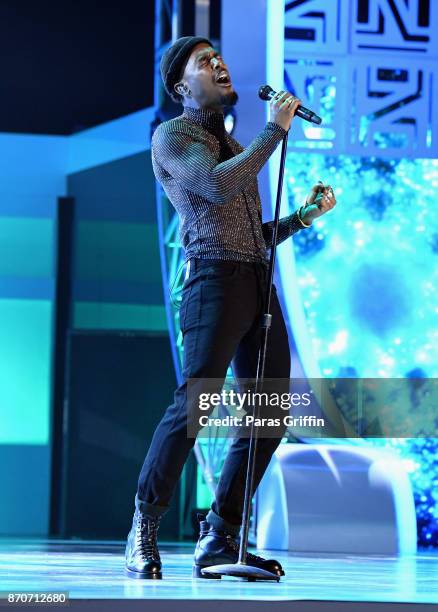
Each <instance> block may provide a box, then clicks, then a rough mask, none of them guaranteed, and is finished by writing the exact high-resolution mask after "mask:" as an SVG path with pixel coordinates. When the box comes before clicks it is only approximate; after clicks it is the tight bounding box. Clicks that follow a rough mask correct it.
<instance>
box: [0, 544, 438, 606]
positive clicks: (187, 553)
mask: <svg viewBox="0 0 438 612" xmlns="http://www.w3.org/2000/svg"><path fill="white" fill-rule="evenodd" d="M124 546H125V543H124V542H114V541H112V542H103V541H83V540H44V539H15V538H14V539H13V538H2V539H0V591H2V592H3V593H4V592H32V591H46V590H47V591H63V592H66V591H68V592H69V596H70V598H71V599H73V600H74V599H87V600H97V599H99V600H102V599H107V600H111V599H119V600H120V599H125V600H126V599H129V600H134V599H137V600H167V601H169V600H173V601H174V600H181V603H182V602H183V601H185V602H186V603H187V602H189V601H191V602H192V603H193V604H195V602H196V600H203V601H205V600H210V603H213V600H215V601H220V602H222V607H221V609H222V610H224V604H225V603H226V602H232V601H234V602H236V600H240V601H241V603H242V604H243V603H244V601H245V600H252V603H253V604H254V603H255V602H265V603H266V602H270V605H269V608H271V607H272V606H274V607H275V602H286V601H289V602H291V603H292V602H297V603H298V601H301V602H302V603H303V602H305V601H307V602H309V601H310V600H311V601H313V602H321V603H322V602H326V603H328V602H399V603H400V602H410V603H411V604H412V603H418V604H420V603H422V604H438V554H436V553H433V552H430V553H429V552H424V553H420V554H418V555H416V556H414V557H398V558H397V557H382V556H379V557H377V556H372V557H371V556H353V555H331V554H319V555H314V554H293V553H284V552H278V551H277V552H273V551H271V552H270V553H269V554H268V555H267V556H269V557H275V558H277V559H279V560H280V562H281V563H282V565H283V567H284V569H285V572H286V576H284V577H283V578H282V579H281V581H280V582H279V583H277V582H274V583H270V582H256V583H254V582H251V583H248V582H246V581H241V580H236V579H233V578H223V579H222V580H220V581H219V580H200V579H192V577H191V567H192V554H193V549H194V544H169V543H168V544H160V551H161V553H162V559H163V566H164V567H163V573H164V576H163V579H162V580H154V581H151V580H133V579H131V578H129V577H127V576H125V574H124ZM108 603H109V602H108ZM125 603H126V604H128V603H129V602H125ZM174 603H175V601H174ZM210 603H209V605H208V609H209V610H210V611H211V610H212V609H214V608H215V606H210ZM0 605H1V604H0ZM226 607H227V606H226V605H225V608H226ZM280 607H282V608H283V606H280ZM422 607H423V606H421V608H422ZM108 609H109V608H108ZM155 609H160V610H162V609H163V608H162V606H158V608H155ZM176 609H177V610H178V612H180V611H181V610H182V609H185V607H184V606H180V605H178V608H176ZM191 609H195V608H194V607H192V608H191ZM196 609H197V607H196ZM242 609H245V606H244V605H243V606H241V605H240V604H239V610H242ZM288 609H290V610H295V609H299V610H304V609H307V608H304V607H303V605H301V606H300V607H299V608H295V607H289V608H288ZM309 609H310V608H309ZM312 609H316V608H312ZM319 609H321V610H323V609H329V608H324V607H320V608H318V610H319ZM330 609H331V610H332V609H336V610H341V609H342V610H343V609H345V610H353V609H361V608H360V607H355V608H352V607H345V608H344V606H339V605H338V607H336V608H332V607H330ZM368 609H369V608H367V610H368ZM375 609H376V610H377V609H385V610H386V609H390V608H387V607H385V608H382V607H377V608H375ZM397 609H398V608H397ZM406 609H407V610H408V611H409V612H410V611H411V610H413V609H414V607H412V606H407V607H406ZM415 609H417V607H415ZM428 609H430V608H429V606H428Z"/></svg>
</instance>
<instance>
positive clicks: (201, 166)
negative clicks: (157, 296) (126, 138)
mask: <svg viewBox="0 0 438 612" xmlns="http://www.w3.org/2000/svg"><path fill="white" fill-rule="evenodd" d="M285 133H286V132H285V130H284V129H283V128H282V127H281V126H279V125H277V124H276V123H273V122H268V123H267V124H266V126H265V128H264V129H263V130H262V131H261V132H260V133H259V134H258V135H257V136H256V137H255V138H254V140H253V141H252V142H251V143H250V144H249V146H248V147H246V149H244V148H243V147H242V146H241V145H240V144H239V143H238V142H237V140H235V139H234V138H232V137H231V136H230V135H229V134H228V133H227V131H226V130H225V125H224V115H223V113H220V112H214V111H210V110H205V109H194V108H189V107H185V108H184V112H183V114H182V115H180V116H179V117H176V118H174V119H171V120H170V121H165V122H163V123H161V124H160V125H159V126H158V128H157V129H156V130H155V133H154V135H153V137H152V147H151V149H152V166H153V170H154V174H155V177H156V178H157V180H158V181H159V182H160V183H161V185H162V187H163V189H164V191H165V193H166V195H167V197H168V198H169V200H170V201H171V203H172V204H173V206H174V207H175V209H176V211H177V213H178V215H179V223H180V238H181V244H182V246H183V248H184V250H185V258H186V260H188V259H190V258H192V257H197V258H200V259H226V260H237V261H248V262H263V263H267V261H268V253H267V249H269V248H270V246H271V243H272V234H273V222H272V221H270V222H268V223H263V222H262V209H261V202H260V196H259V190H258V183H257V174H258V172H259V171H260V170H261V168H262V166H263V165H264V164H265V163H266V161H267V160H268V158H269V156H270V155H271V154H272V153H273V151H274V150H275V148H276V147H277V146H278V144H279V143H280V141H281V140H282V138H283V136H284V135H285ZM302 227H303V225H302V224H301V222H300V220H299V217H298V213H297V212H295V213H293V214H292V215H289V216H287V217H284V218H283V219H281V220H280V224H279V230H278V235H277V243H280V242H282V241H283V240H285V239H286V238H288V237H289V236H291V235H292V234H294V233H295V232H297V231H298V230H301V229H302Z"/></svg>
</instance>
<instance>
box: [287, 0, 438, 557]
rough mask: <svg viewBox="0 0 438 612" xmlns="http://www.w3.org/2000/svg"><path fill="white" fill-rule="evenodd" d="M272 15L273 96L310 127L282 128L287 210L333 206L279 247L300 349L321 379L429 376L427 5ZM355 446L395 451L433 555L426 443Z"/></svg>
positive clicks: (434, 172) (431, 245) (434, 169)
mask: <svg viewBox="0 0 438 612" xmlns="http://www.w3.org/2000/svg"><path fill="white" fill-rule="evenodd" d="M285 9H286V10H285V57H284V80H285V85H286V87H287V88H288V89H289V90H290V91H293V92H294V93H296V95H298V96H299V97H300V98H301V100H302V101H303V104H304V105H305V106H308V107H309V108H312V109H313V110H315V111H316V112H317V113H318V114H320V115H321V116H322V118H323V124H322V126H321V127H314V126H312V125H310V124H306V123H305V122H302V121H300V122H298V121H295V122H294V125H293V130H292V131H291V134H290V137H289V152H288V158H287V169H286V180H287V193H288V198H289V207H290V210H291V211H292V210H294V209H295V208H296V207H297V206H298V205H299V204H301V203H302V202H303V201H304V198H305V196H306V193H307V191H308V189H309V186H310V185H311V184H312V183H313V182H316V181H318V180H320V179H321V180H323V181H324V182H329V183H330V184H331V185H332V186H333V187H334V189H335V191H336V195H337V198H338V202H339V205H338V208H337V209H336V211H335V212H333V213H331V214H329V215H327V216H326V217H324V218H322V219H321V220H319V221H317V222H316V223H314V227H312V228H311V229H309V230H306V231H305V232H304V231H303V232H301V233H300V234H299V235H297V236H296V237H295V239H294V241H293V249H294V254H295V265H296V278H297V279H298V283H299V290H300V296H301V301H302V306H303V309H304V314H305V317H306V322H307V326H306V327H307V329H306V334H307V338H306V342H307V344H309V343H310V344H311V346H312V353H313V356H314V358H315V359H316V362H317V364H318V367H319V371H320V373H321V375H322V376H354V377H355V376H361V377H410V378H416V379H418V378H423V377H436V376H437V375H438V359H437V358H438V296H437V286H438V282H437V281H438V265H437V264H438V257H437V256H438V215H437V214H436V212H435V205H436V204H435V200H436V198H435V197H434V195H435V194H436V190H437V187H438V159H436V158H438V145H437V140H438V129H437V118H438V113H436V112H435V113H433V112H432V111H433V109H434V108H436V106H437V101H436V93H435V94H434V92H436V90H437V84H438V79H437V75H438V62H437V59H438V39H437V33H436V30H437V25H438V4H437V3H436V2H430V3H429V2H428V1H426V0H411V1H410V2H405V0H372V1H371V0H351V1H341V0H295V1H292V2H286V3H285ZM291 248H292V247H291ZM286 296H287V293H286ZM294 331H296V330H294ZM414 408H415V407H413V406H407V407H404V408H403V410H407V411H409V410H414ZM417 408H418V407H417ZM400 416H401V418H403V414H401V415H400ZM419 426H420V425H419ZM437 428H438V423H437ZM418 435H421V431H419V432H418ZM367 443H375V444H383V445H387V446H391V447H393V448H395V449H396V450H397V451H398V452H399V454H400V456H401V458H402V460H403V462H404V464H405V466H406V469H407V470H408V471H409V473H410V475H411V478H412V483H413V487H414V493H415V500H416V507H417V518H418V527H419V530H418V531H419V544H420V545H422V546H431V545H432V546H438V492H437V491H438V486H437V485H438V460H437V458H436V455H437V451H438V444H437V440H436V439H428V440H422V439H421V438H417V439H405V440H400V439H396V440H395V439H391V440H382V439H381V440H376V441H375V442H373V441H371V440H370V441H369V442H367Z"/></svg>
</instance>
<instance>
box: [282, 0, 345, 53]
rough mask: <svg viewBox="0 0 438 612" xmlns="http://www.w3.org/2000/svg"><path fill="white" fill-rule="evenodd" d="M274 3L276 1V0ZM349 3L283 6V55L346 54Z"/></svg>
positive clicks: (301, 0)
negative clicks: (327, 51) (325, 52)
mask: <svg viewBox="0 0 438 612" xmlns="http://www.w3.org/2000/svg"><path fill="white" fill-rule="evenodd" d="M275 1H276V2H277V1H278V0H275ZM349 6H350V3H349V2H348V0H293V1H292V2H288V1H286V3H285V16H284V18H285V23H284V25H285V33H284V39H285V40H284V44H285V56H286V57H291V56H293V55H294V54H295V55H296V54H299V55H307V53H315V54H321V53H323V52H324V51H326V50H327V48H329V49H330V53H331V54H333V55H336V54H345V53H346V52H347V50H348V36H349V30H348V25H349V16H348V12H349Z"/></svg>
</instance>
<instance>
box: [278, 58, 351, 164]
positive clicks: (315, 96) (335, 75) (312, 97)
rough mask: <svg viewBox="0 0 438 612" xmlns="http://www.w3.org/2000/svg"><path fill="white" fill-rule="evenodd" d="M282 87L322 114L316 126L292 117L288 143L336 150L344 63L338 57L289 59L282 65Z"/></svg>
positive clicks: (340, 139) (341, 128)
mask: <svg viewBox="0 0 438 612" xmlns="http://www.w3.org/2000/svg"><path fill="white" fill-rule="evenodd" d="M284 68H285V71H284V81H285V89H286V90H288V91H290V92H291V93H294V94H295V95H297V96H298V97H299V98H300V100H302V103H303V105H304V106H306V107H307V108H311V109H312V110H313V111H314V112H315V113H317V114H318V115H319V116H320V117H321V118H322V124H321V125H320V126H317V125H314V124H313V123H309V122H307V121H302V120H301V119H299V118H296V119H295V120H294V122H293V125H292V129H291V131H290V133H289V140H288V144H289V147H292V148H294V149H296V150H298V151H306V150H307V151H308V150H313V151H315V150H319V151H323V152H326V153H330V154H333V153H340V152H342V151H343V150H344V146H345V142H344V140H345V134H346V132H347V130H346V129H345V123H346V107H345V104H346V98H345V85H346V78H347V66H346V64H345V62H344V61H342V59H340V58H336V57H333V58H331V60H330V61H328V60H327V58H323V57H321V58H312V59H307V60H298V59H295V60H293V59H290V60H288V61H286V62H285V65H284Z"/></svg>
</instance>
